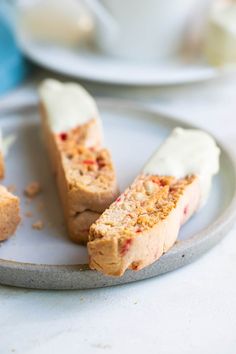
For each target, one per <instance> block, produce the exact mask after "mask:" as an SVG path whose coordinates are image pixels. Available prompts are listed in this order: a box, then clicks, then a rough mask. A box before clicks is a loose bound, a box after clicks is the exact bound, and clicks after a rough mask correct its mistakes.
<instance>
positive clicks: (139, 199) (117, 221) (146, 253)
mask: <svg viewBox="0 0 236 354" xmlns="http://www.w3.org/2000/svg"><path fill="white" fill-rule="evenodd" d="M219 154H220V150H219V148H218V147H217V146H216V143H215V141H214V140H213V138H212V137H211V136H209V134H207V133H205V132H202V131H200V130H191V129H190V130H189V129H187V130H185V129H182V128H176V129H174V130H173V132H172V134H171V135H170V136H169V137H168V138H167V139H166V141H165V142H164V143H163V144H162V145H161V147H160V148H158V150H157V151H156V152H155V153H154V155H153V156H152V157H151V159H150V160H149V161H148V163H147V164H146V165H145V166H144V168H143V171H142V173H141V174H140V176H139V177H137V178H136V180H135V181H134V183H133V184H132V185H131V186H130V187H129V188H128V189H127V190H126V191H125V192H124V193H123V194H122V195H121V196H120V197H119V198H118V199H117V200H116V202H115V203H113V204H112V205H111V206H110V208H109V209H107V210H106V211H105V212H104V213H103V214H102V216H101V217H100V218H99V219H98V220H97V221H96V222H95V223H94V224H93V225H92V226H91V228H90V235H89V243H88V252H89V258H90V267H91V268H92V269H96V270H98V271H101V272H102V273H104V274H106V275H112V276H121V275H122V274H123V273H124V272H125V270H126V269H128V268H130V269H132V270H140V269H142V268H143V267H145V266H147V265H149V264H151V263H153V262H154V261H156V260H157V259H158V258H160V256H161V255H162V254H163V253H165V252H167V251H168V250H169V249H170V248H171V247H172V246H173V244H174V243H175V241H176V239H177V236H178V233H179V229H180V227H181V225H182V224H183V223H185V222H186V221H187V220H188V219H189V218H190V217H191V215H192V214H193V213H194V212H195V211H197V210H198V209H199V208H200V207H202V206H203V205H204V203H205V202H206V200H207V197H208V194H209V191H210V187H211V182H212V177H213V175H215V174H216V173H217V172H218V170H219Z"/></svg>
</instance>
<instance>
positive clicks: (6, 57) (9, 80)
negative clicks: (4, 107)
mask: <svg viewBox="0 0 236 354" xmlns="http://www.w3.org/2000/svg"><path fill="white" fill-rule="evenodd" d="M29 68H30V66H29V64H28V63H27V61H26V59H25V58H24V57H23V54H22V53H21V52H20V49H19V48H18V46H17V43H16V40H15V38H14V33H13V30H12V28H11V26H10V24H9V23H8V21H7V20H6V19H4V17H3V14H0V95H1V94H3V93H4V92H6V91H8V90H10V89H11V88H14V87H15V86H17V85H18V84H19V83H20V82H21V81H22V80H24V78H25V77H26V76H27V74H28V72H29Z"/></svg>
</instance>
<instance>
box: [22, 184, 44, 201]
mask: <svg viewBox="0 0 236 354" xmlns="http://www.w3.org/2000/svg"><path fill="white" fill-rule="evenodd" d="M41 190H42V189H41V186H40V184H39V182H36V181H34V182H31V183H29V184H28V185H27V186H26V188H25V190H24V193H25V195H26V196H27V197H29V198H34V197H36V196H37V195H38V194H39V193H40V192H41Z"/></svg>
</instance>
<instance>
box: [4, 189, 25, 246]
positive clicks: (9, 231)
mask: <svg viewBox="0 0 236 354" xmlns="http://www.w3.org/2000/svg"><path fill="white" fill-rule="evenodd" d="M19 204H20V203H19V198H17V197H16V196H15V195H13V194H12V193H10V192H8V190H7V189H6V188H5V187H3V186H0V241H4V240H6V239H8V238H9V237H10V236H12V235H13V234H14V233H15V231H16V228H17V226H18V224H19V223H20V216H19V212H20V208H19Z"/></svg>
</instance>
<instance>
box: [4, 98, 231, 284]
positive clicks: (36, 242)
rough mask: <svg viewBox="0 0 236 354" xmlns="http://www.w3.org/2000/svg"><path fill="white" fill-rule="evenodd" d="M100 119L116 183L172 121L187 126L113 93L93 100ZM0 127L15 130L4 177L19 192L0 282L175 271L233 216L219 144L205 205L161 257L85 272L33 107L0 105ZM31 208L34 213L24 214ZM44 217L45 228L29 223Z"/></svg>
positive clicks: (128, 176) (128, 175)
mask: <svg viewBox="0 0 236 354" xmlns="http://www.w3.org/2000/svg"><path fill="white" fill-rule="evenodd" d="M98 105H99V109H100V112H101V116H102V119H103V122H104V129H105V136H106V145H107V146H108V147H109V148H110V149H111V151H112V153H113V157H114V161H115V164H116V168H117V173H118V180H119V184H120V187H121V190H123V189H124V188H125V186H127V185H128V184H129V183H130V182H131V181H132V180H133V179H134V177H135V176H136V175H137V173H138V172H139V171H140V169H141V167H142V166H143V164H144V162H145V161H146V159H147V158H148V157H149V156H150V155H151V154H152V152H153V151H154V150H155V149H156V147H157V146H158V145H159V144H160V143H161V142H162V141H163V139H164V138H165V137H166V136H167V135H168V134H169V133H170V131H171V130H172V129H173V128H174V127H176V126H183V127H190V126H189V125H187V124H186V123H183V122H181V121H179V120H176V119H173V118H168V117H163V116H161V115H160V114H157V113H154V112H152V111H150V110H147V109H144V108H141V107H139V106H137V104H135V105H134V104H129V103H124V102H121V101H114V100H100V101H98ZM0 123H1V127H2V128H3V131H4V133H5V134H9V133H11V134H12V133H13V134H16V135H17V141H16V142H15V144H14V146H13V147H12V149H11V151H10V154H9V155H8V157H7V163H6V164H7V176H6V178H5V180H4V181H3V183H4V184H5V185H6V186H8V185H11V184H14V185H16V193H17V194H18V195H19V196H20V197H21V206H22V208H21V209H22V219H23V221H22V224H21V225H20V227H19V229H18V230H17V233H16V235H15V236H14V237H12V238H11V239H10V240H8V241H6V242H4V243H2V244H1V247H0V283H2V284H8V285H15V286H22V287H30V288H43V289H84V288H96V287H104V286H110V285H116V284H124V283H128V282H133V281H137V280H141V279H146V278H150V277H154V276H156V275H159V274H162V273H165V272H168V271H171V270H174V269H176V268H178V267H181V266H183V265H185V264H187V263H189V262H192V261H193V260H195V259H196V258H197V257H199V256H200V255H202V254H203V253H204V252H206V251H207V250H208V249H210V248H211V247H212V246H214V245H215V244H216V243H217V242H218V241H220V240H221V239H222V238H223V237H224V236H225V235H226V233H227V231H228V230H229V229H230V227H231V226H232V224H233V221H234V218H235V214H236V212H235V210H236V197H235V189H236V188H235V187H236V186H235V184H236V165H235V162H234V160H233V158H232V157H231V155H230V153H229V152H228V151H226V149H225V148H224V146H223V145H222V144H219V145H220V147H221V149H222V154H221V168H220V173H219V175H218V176H217V177H215V179H214V182H213V187H212V191H211V195H210V198H209V201H208V203H207V205H206V206H205V207H204V208H203V209H202V210H201V211H200V212H199V213H198V214H196V215H195V216H194V217H193V218H192V219H191V220H190V221H189V222H188V223H187V224H186V225H185V226H184V227H183V228H182V230H181V233H180V236H179V242H177V243H176V245H175V246H174V247H173V248H172V249H171V250H170V251H169V252H168V253H167V254H165V255H164V256H162V257H161V259H160V260H159V261H157V262H155V263H154V264H153V265H151V266H149V267H147V268H145V269H143V270H142V271H140V272H132V271H127V272H126V274H125V275H124V276H123V277H121V278H111V277H105V276H103V275H101V274H99V273H97V272H95V271H91V270H89V268H88V265H87V252H86V248H85V247H83V246H79V245H75V244H73V243H72V242H70V241H69V239H68V238H67V237H66V232H65V227H64V222H63V217H62V214H61V210H60V203H59V200H58V197H57V191H56V188H55V185H54V184H55V183H54V180H53V177H52V176H51V173H50V168H49V165H48V160H47V154H46V152H45V150H44V148H43V142H42V139H41V135H40V125H39V117H38V112H37V109H36V107H35V106H27V107H26V106H25V107H21V108H19V107H18V108H17V107H14V108H12V107H11V109H9V110H7V111H5V112H1V119H0ZM32 180H37V181H39V182H40V183H41V185H42V188H43V193H42V194H41V195H39V196H38V197H37V198H35V199H34V200H33V201H31V202H28V201H27V199H26V198H25V197H24V195H23V189H24V187H25V186H26V185H27V183H28V182H30V181H32ZM27 212H31V213H32V216H31V217H27V216H25V214H26V213H27ZM37 220H42V221H43V222H44V225H45V227H44V229H43V230H41V231H38V230H34V229H32V224H33V223H34V222H35V221H37Z"/></svg>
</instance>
